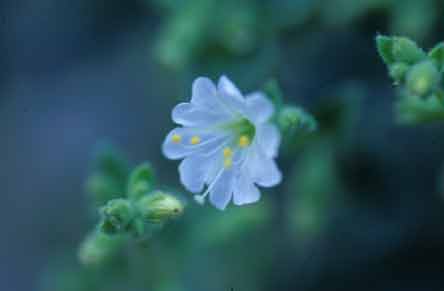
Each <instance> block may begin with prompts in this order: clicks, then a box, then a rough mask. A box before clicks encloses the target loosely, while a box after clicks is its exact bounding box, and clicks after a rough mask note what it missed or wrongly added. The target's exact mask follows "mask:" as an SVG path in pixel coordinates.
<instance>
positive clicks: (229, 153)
mask: <svg viewBox="0 0 444 291" xmlns="http://www.w3.org/2000/svg"><path fill="white" fill-rule="evenodd" d="M232 155H233V151H232V150H231V148H230V147H226V148H224V157H226V158H230V157H231V156H232Z"/></svg>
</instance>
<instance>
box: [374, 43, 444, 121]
mask: <svg viewBox="0 0 444 291" xmlns="http://www.w3.org/2000/svg"><path fill="white" fill-rule="evenodd" d="M376 46H377V49H378V52H379V55H380V56H381V58H382V59H383V61H384V63H385V64H386V65H387V67H388V70H389V75H390V77H391V78H392V79H393V80H394V83H395V85H398V86H399V87H400V90H399V91H400V94H399V95H400V97H399V101H398V102H397V105H396V107H395V108H396V113H397V120H398V121H399V122H401V123H404V124H415V123H425V122H432V121H442V120H444V116H443V112H444V103H443V96H444V95H443V94H444V93H443V90H444V88H443V86H444V84H443V82H442V80H443V60H444V58H443V55H444V48H443V45H442V44H441V43H440V44H438V45H436V46H435V47H434V48H432V49H431V50H430V51H429V52H428V53H427V54H426V53H425V52H424V51H423V50H422V49H420V48H419V47H418V46H417V45H416V44H415V43H414V42H413V41H412V40H410V39H408V38H405V37H388V36H381V35H378V36H377V37H376Z"/></svg>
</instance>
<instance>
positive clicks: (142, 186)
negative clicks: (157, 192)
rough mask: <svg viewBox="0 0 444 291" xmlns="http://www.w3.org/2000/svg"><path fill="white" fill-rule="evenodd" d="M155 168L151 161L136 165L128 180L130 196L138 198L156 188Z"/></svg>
mask: <svg viewBox="0 0 444 291" xmlns="http://www.w3.org/2000/svg"><path fill="white" fill-rule="evenodd" d="M154 183H155V178H154V169H153V168H152V166H151V165H150V164H149V163H144V164H142V165H140V166H138V167H136V168H135V169H134V170H133V171H132V172H131V175H130V177H129V180H128V187H127V188H128V198H130V199H138V198H140V197H142V196H143V195H145V194H147V193H148V192H150V191H152V190H153V189H154Z"/></svg>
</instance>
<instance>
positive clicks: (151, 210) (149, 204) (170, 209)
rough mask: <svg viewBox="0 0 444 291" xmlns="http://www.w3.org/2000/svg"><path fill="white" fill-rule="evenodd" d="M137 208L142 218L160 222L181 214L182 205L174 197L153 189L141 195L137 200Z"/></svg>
mask: <svg viewBox="0 0 444 291" xmlns="http://www.w3.org/2000/svg"><path fill="white" fill-rule="evenodd" d="M137 208H138V210H139V212H140V214H141V216H142V217H143V219H145V220H147V221H148V222H150V223H162V222H164V221H166V220H168V219H171V218H174V217H177V216H179V215H181V214H182V212H183V208H184V206H183V204H182V202H181V201H180V200H179V199H177V198H176V197H174V196H172V195H169V194H166V193H164V192H162V191H155V192H153V193H151V194H149V195H146V196H144V197H142V198H141V199H140V200H139V201H138V202H137Z"/></svg>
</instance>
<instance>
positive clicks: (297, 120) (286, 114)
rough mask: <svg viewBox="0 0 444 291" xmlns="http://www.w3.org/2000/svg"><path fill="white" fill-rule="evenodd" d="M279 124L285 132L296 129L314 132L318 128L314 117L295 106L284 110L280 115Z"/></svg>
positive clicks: (286, 107)
mask: <svg viewBox="0 0 444 291" xmlns="http://www.w3.org/2000/svg"><path fill="white" fill-rule="evenodd" d="M278 123H279V126H280V128H281V129H282V131H283V132H285V131H288V130H290V129H294V128H299V129H305V130H308V131H313V130H315V129H316V127H317V126H316V120H315V119H314V118H313V116H311V115H310V114H309V113H307V112H305V111H304V110H303V109H301V108H299V107H295V106H285V107H284V108H282V110H281V111H280V112H279V115H278Z"/></svg>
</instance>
